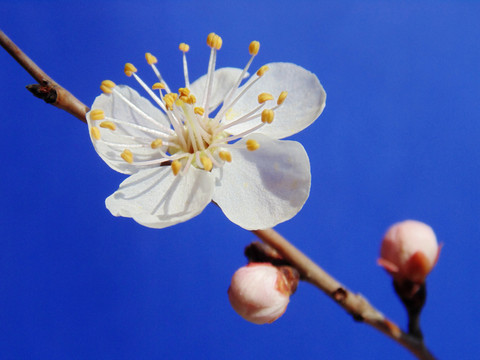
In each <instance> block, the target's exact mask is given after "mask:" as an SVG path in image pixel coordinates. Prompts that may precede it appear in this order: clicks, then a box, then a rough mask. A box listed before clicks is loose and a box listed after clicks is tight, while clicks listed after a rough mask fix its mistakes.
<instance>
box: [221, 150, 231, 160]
mask: <svg viewBox="0 0 480 360" xmlns="http://www.w3.org/2000/svg"><path fill="white" fill-rule="evenodd" d="M218 156H219V157H220V159H222V160H223V161H227V162H232V154H230V152H228V151H225V150H222V151H220V152H219V153H218Z"/></svg>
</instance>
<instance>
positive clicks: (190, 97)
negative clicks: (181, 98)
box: [185, 94, 197, 105]
mask: <svg viewBox="0 0 480 360" xmlns="http://www.w3.org/2000/svg"><path fill="white" fill-rule="evenodd" d="M185 102H186V103H187V104H190V105H193V104H195V103H196V102H197V98H196V97H195V95H193V94H190V95H188V99H187V101H185Z"/></svg>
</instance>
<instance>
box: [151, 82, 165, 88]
mask: <svg viewBox="0 0 480 360" xmlns="http://www.w3.org/2000/svg"><path fill="white" fill-rule="evenodd" d="M159 89H165V85H164V84H162V83H159V82H156V83H155V84H153V85H152V90H159Z"/></svg>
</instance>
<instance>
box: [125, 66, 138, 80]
mask: <svg viewBox="0 0 480 360" xmlns="http://www.w3.org/2000/svg"><path fill="white" fill-rule="evenodd" d="M123 71H124V72H125V75H127V76H128V77H130V76H132V75H133V73H136V72H137V68H136V67H135V66H133V64H131V63H126V64H125V68H124V69H123Z"/></svg>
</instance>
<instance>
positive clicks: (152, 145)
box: [150, 139, 163, 149]
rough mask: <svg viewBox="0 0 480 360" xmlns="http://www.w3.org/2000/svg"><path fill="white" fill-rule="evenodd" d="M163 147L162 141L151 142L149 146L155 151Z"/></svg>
mask: <svg viewBox="0 0 480 360" xmlns="http://www.w3.org/2000/svg"><path fill="white" fill-rule="evenodd" d="M162 145H163V141H162V139H155V140H153V141H152V143H151V144H150V146H151V147H152V149H157V148H159V147H161V146H162Z"/></svg>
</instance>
